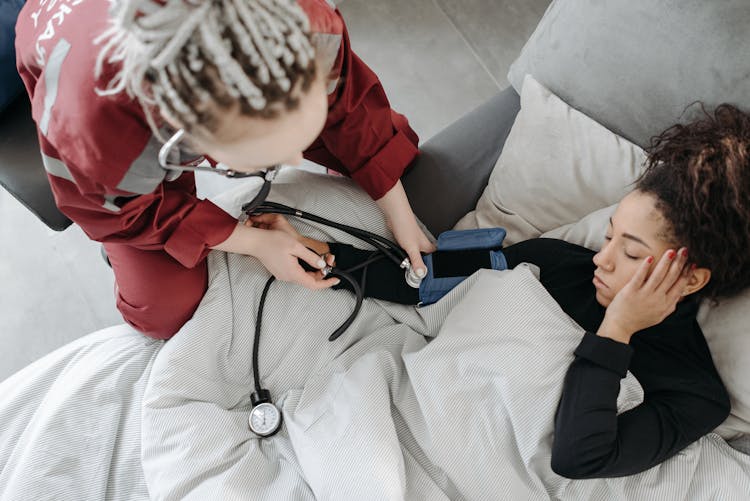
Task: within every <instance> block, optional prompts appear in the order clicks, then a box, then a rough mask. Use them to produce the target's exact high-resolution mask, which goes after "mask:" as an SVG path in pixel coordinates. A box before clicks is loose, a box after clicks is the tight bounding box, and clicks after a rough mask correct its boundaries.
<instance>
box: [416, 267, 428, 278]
mask: <svg viewBox="0 0 750 501" xmlns="http://www.w3.org/2000/svg"><path fill="white" fill-rule="evenodd" d="M425 275H427V270H425V269H424V268H417V276H418V277H419V278H424V276H425Z"/></svg>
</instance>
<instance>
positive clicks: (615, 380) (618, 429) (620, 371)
mask: <svg viewBox="0 0 750 501" xmlns="http://www.w3.org/2000/svg"><path fill="white" fill-rule="evenodd" d="M632 355H633V349H632V347H631V346H630V345H627V344H624V343H619V342H617V341H614V340H611V339H608V338H603V337H600V336H597V335H596V334H593V333H591V332H587V333H586V334H585V335H584V337H583V339H582V340H581V343H580V344H579V345H578V348H576V350H575V360H574V361H573V363H572V364H571V365H570V368H569V369H568V372H567V375H566V376H565V382H564V384H563V392H562V397H561V399H560V403H559V406H558V409H557V415H556V417H555V435H554V444H553V448H552V469H553V470H554V471H555V473H557V474H559V475H562V476H564V477H568V478H602V477H619V476H625V475H632V474H635V473H639V472H642V471H645V470H647V469H649V468H651V467H653V466H656V465H657V464H659V463H661V462H662V461H664V460H665V459H668V458H669V457H671V456H673V455H675V454H677V453H678V452H679V451H681V450H682V449H684V448H685V447H687V446H688V445H689V444H690V443H692V442H694V441H695V440H697V439H699V438H700V437H702V436H703V435H705V434H706V433H709V432H710V431H711V430H713V429H714V428H715V427H716V426H718V425H719V424H721V422H722V421H723V420H724V419H725V418H726V416H727V414H728V412H729V408H728V406H722V405H719V404H717V402H716V401H712V400H708V399H706V398H702V397H701V396H699V395H697V394H692V393H689V392H687V391H680V390H679V389H674V390H673V391H660V392H657V393H653V394H650V395H647V396H646V398H645V399H644V401H643V403H641V404H640V405H638V406H637V407H635V408H633V409H630V410H628V411H626V412H623V413H622V414H619V415H618V414H617V397H618V394H619V391H620V380H621V379H622V378H623V377H625V375H626V373H627V370H628V367H629V365H630V360H631V357H632Z"/></svg>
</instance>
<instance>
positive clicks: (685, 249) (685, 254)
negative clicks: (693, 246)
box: [681, 247, 688, 257]
mask: <svg viewBox="0 0 750 501" xmlns="http://www.w3.org/2000/svg"><path fill="white" fill-rule="evenodd" d="M681 254H682V257H688V250H687V247H685V248H684V249H682V252H681Z"/></svg>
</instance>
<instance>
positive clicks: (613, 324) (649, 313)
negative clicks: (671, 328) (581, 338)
mask: <svg viewBox="0 0 750 501" xmlns="http://www.w3.org/2000/svg"><path fill="white" fill-rule="evenodd" d="M687 256H688V253H687V249H685V248H684V247H683V248H682V249H680V250H679V251H678V252H675V251H674V250H669V251H667V252H665V253H664V255H663V256H662V257H661V259H660V260H659V262H658V263H657V264H656V265H655V266H654V267H653V270H652V271H651V273H650V274H649V270H650V268H651V263H652V262H653V258H649V259H644V260H643V262H642V263H641V265H640V266H639V267H638V270H637V271H636V272H635V274H634V275H633V277H632V278H631V279H630V280H629V281H628V283H627V284H625V286H624V287H623V288H622V289H620V291H619V292H618V293H617V294H616V295H615V297H614V299H613V300H612V303H610V305H609V306H608V307H607V311H606V313H605V315H604V320H603V321H602V324H601V326H600V331H601V332H599V333H598V334H599V335H603V336H605V337H611V338H613V339H615V340H616V341H620V342H624V343H628V342H629V341H630V338H631V337H632V335H633V334H635V333H636V332H638V331H641V330H643V329H647V328H649V327H652V326H654V325H657V324H659V323H661V322H662V321H663V320H664V319H665V318H667V317H668V316H669V315H670V314H671V313H672V312H673V311H675V309H676V308H677V303H678V302H679V300H680V298H682V295H683V292H684V291H685V287H686V286H687V284H688V279H689V278H690V272H691V271H692V267H691V266H690V265H689V264H688V262H687Z"/></svg>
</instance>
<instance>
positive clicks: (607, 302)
mask: <svg viewBox="0 0 750 501" xmlns="http://www.w3.org/2000/svg"><path fill="white" fill-rule="evenodd" d="M596 302H597V303H599V304H600V305H602V306H604V307H605V308H606V307H607V306H609V305H610V304H611V303H612V300H611V299H609V298H608V297H604V296H603V295H602V294H601V293H600V292H599V291H596Z"/></svg>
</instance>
